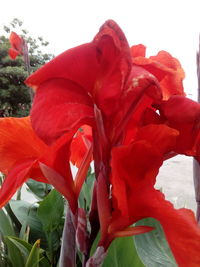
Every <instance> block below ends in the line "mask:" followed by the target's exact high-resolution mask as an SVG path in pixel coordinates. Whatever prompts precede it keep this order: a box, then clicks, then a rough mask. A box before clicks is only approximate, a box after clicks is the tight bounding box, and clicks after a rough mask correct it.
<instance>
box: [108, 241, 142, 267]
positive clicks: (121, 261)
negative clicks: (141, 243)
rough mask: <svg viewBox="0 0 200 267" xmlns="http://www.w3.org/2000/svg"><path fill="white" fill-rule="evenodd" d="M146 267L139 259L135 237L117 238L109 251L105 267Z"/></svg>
mask: <svg viewBox="0 0 200 267" xmlns="http://www.w3.org/2000/svg"><path fill="white" fill-rule="evenodd" d="M111 266H112V267H144V264H143V263H142V262H141V260H140V259H139V257H138V255H137V252H136V249H135V246H134V242H133V237H131V236H130V237H121V238H116V239H115V240H114V241H113V242H112V243H111V245H110V247H109V249H108V253H107V256H106V258H105V260H104V263H103V267H111Z"/></svg>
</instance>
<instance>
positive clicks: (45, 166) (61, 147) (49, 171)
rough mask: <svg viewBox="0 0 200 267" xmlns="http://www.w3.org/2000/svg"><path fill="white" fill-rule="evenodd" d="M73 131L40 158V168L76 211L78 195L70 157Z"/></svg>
mask: <svg viewBox="0 0 200 267" xmlns="http://www.w3.org/2000/svg"><path fill="white" fill-rule="evenodd" d="M73 134H74V133H73V132H71V133H70V134H68V133H67V134H65V135H63V136H62V137H61V138H60V139H58V140H57V141H56V142H55V143H54V145H52V146H51V147H50V148H49V149H48V150H47V153H46V154H44V155H43V157H42V158H41V159H40V162H41V163H40V168H41V170H42V172H43V174H44V176H45V177H46V178H47V180H48V181H49V183H51V184H52V185H53V186H54V187H55V188H56V189H57V190H58V191H59V192H60V193H61V194H63V195H64V196H65V197H66V199H67V200H68V201H69V205H70V207H71V210H72V211H73V213H74V212H76V209H77V197H76V193H75V186H74V181H73V178H72V174H71V169H70V164H69V157H70V143H71V140H72V137H73Z"/></svg>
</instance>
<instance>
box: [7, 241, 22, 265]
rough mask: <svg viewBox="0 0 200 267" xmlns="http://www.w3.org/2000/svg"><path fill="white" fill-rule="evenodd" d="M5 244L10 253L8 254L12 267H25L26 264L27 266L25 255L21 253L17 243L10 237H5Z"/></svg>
mask: <svg viewBox="0 0 200 267" xmlns="http://www.w3.org/2000/svg"><path fill="white" fill-rule="evenodd" d="M5 243H6V246H7V251H8V252H7V255H8V260H9V262H10V264H11V266H12V267H15V266H24V264H25V258H24V255H23V253H22V252H21V251H20V249H19V248H18V246H16V243H15V242H13V240H11V239H10V238H9V237H5ZM23 252H24V251H23ZM9 266H10V265H9Z"/></svg>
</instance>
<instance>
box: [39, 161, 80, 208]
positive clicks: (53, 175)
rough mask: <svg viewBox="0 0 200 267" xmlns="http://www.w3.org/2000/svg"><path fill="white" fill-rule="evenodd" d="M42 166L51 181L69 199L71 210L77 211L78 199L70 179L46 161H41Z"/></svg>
mask: <svg viewBox="0 0 200 267" xmlns="http://www.w3.org/2000/svg"><path fill="white" fill-rule="evenodd" d="M40 168H41V170H42V172H43V174H44V176H45V177H46V178H47V180H48V181H49V183H50V184H52V185H53V186H54V187H55V189H56V190H58V192H60V193H61V194H62V195H63V196H64V197H65V198H66V199H67V200H68V202H69V206H70V208H71V211H72V212H73V213H75V212H76V210H77V200H76V195H75V191H74V188H73V187H72V186H70V184H68V180H69V179H68V180H67V179H66V177H63V176H62V175H60V174H59V173H58V172H57V171H55V170H54V169H52V168H50V167H49V166H47V165H45V164H44V163H40ZM70 180H71V178H70Z"/></svg>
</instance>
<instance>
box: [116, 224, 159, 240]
mask: <svg viewBox="0 0 200 267" xmlns="http://www.w3.org/2000/svg"><path fill="white" fill-rule="evenodd" d="M153 229H154V228H153V227H150V226H135V227H127V228H125V229H124V230H122V231H118V232H115V234H114V236H115V238H116V237H124V236H132V235H139V234H144V233H147V232H150V231H152V230H153Z"/></svg>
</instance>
